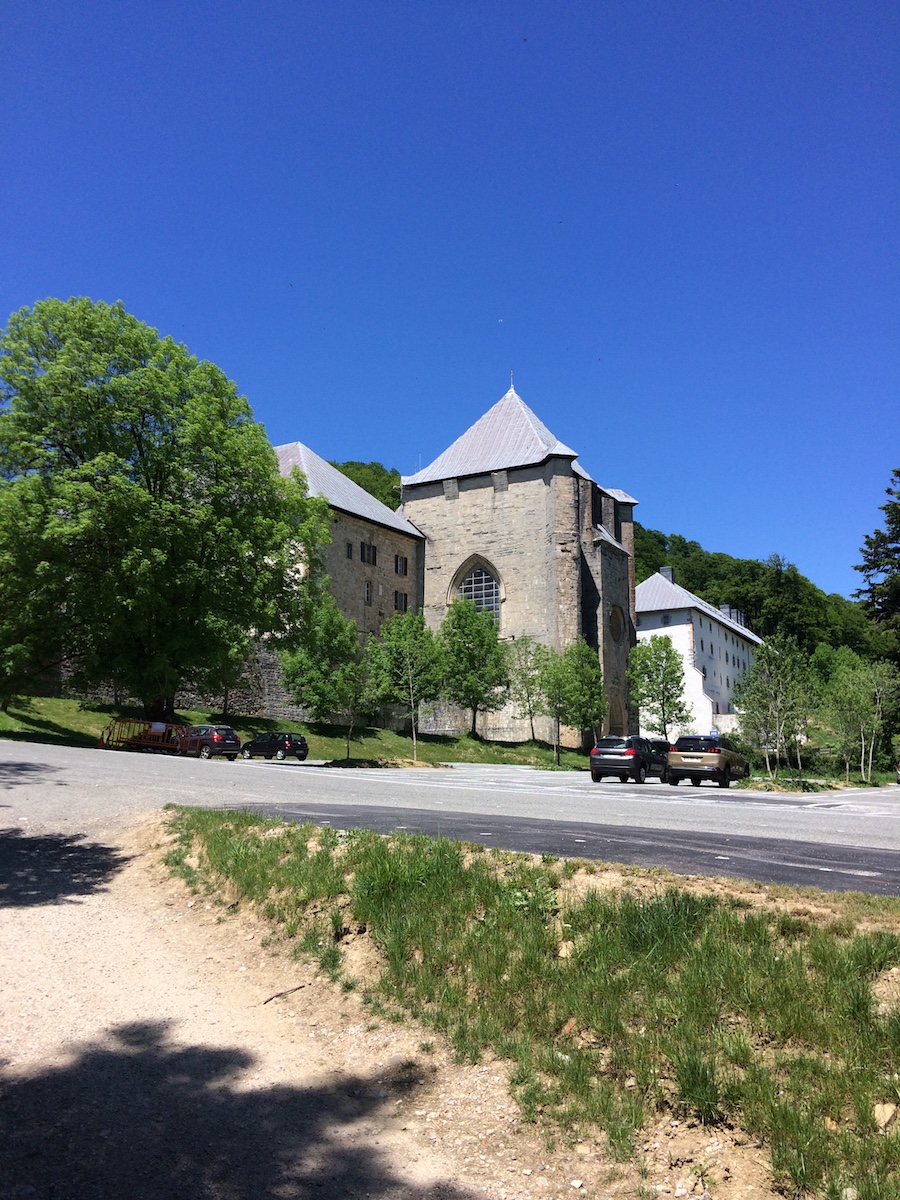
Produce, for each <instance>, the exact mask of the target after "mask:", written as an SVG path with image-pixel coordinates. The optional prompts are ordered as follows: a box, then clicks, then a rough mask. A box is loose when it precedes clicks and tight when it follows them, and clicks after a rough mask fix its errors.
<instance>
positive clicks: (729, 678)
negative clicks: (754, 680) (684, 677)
mask: <svg viewBox="0 0 900 1200" xmlns="http://www.w3.org/2000/svg"><path fill="white" fill-rule="evenodd" d="M701 671H702V673H703V678H704V679H705V678H706V667H702V668H701ZM721 682H722V676H721V675H720V676H719V683H721ZM735 682H737V680H736V679H735ZM725 686H726V687H727V688H730V687H731V676H730V675H726V676H725ZM718 711H719V710H718V709H716V712H718Z"/></svg>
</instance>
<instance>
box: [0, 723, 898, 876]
mask: <svg viewBox="0 0 900 1200" xmlns="http://www.w3.org/2000/svg"><path fill="white" fill-rule="evenodd" d="M166 804H190V805H200V806H204V807H229V808H231V807H234V808H251V809H255V810H258V811H260V812H263V813H266V814H270V815H273V816H279V817H282V818H284V819H287V820H294V821H307V820H308V821H313V822H316V823H318V824H322V823H325V822H327V823H330V824H332V825H334V826H336V827H339V828H349V827H352V826H364V827H367V828H373V829H377V830H380V831H384V832H387V831H390V830H394V829H406V830H409V831H421V832H424V833H430V834H443V835H445V836H448V837H453V838H461V839H464V840H468V841H474V842H480V843H482V844H484V845H490V846H497V847H499V848H502V849H511V850H528V851H531V852H537V853H553V854H558V855H561V856H570V857H573V856H574V857H580V858H589V859H600V860H604V861H608V862H610V861H611V862H621V863H631V864H636V865H641V866H652V865H656V866H664V867H668V868H669V869H671V870H674V871H678V872H685V873H690V874H707V875H731V876H736V877H739V878H746V879H754V880H758V881H760V882H763V883H794V884H804V885H809V884H811V885H814V886H817V887H822V888H825V889H830V890H839V891H846V890H859V891H867V892H873V893H881V894H886V895H900V854H898V851H900V788H895V787H887V788H876V789H870V790H865V791H856V790H854V791H849V792H847V791H841V792H828V793H822V792H820V793H815V794H811V795H808V796H772V795H768V794H766V793H754V792H749V791H736V790H734V789H731V790H728V791H725V790H722V789H719V788H716V787H713V786H711V785H707V784H704V785H703V786H702V787H699V788H693V787H690V786H689V785H686V784H684V783H683V784H681V786H680V787H678V788H674V787H670V786H668V785H665V784H660V783H659V782H658V781H656V780H648V782H647V783H645V784H643V785H637V784H621V783H619V782H617V781H616V782H613V781H605V782H603V783H601V784H594V783H592V782H591V780H590V777H589V775H588V774H587V772H586V771H585V772H584V773H583V774H579V773H574V772H556V771H534V770H532V769H530V768H524V767H496V766H470V765H454V766H453V767H447V768H442V769H431V768H421V769H405V770H404V769H382V770H366V769H353V770H340V769H329V768H325V767H322V766H319V765H317V764H313V763H303V764H299V763H296V762H285V763H276V762H270V763H267V762H264V761H261V760H254V761H253V762H252V763H246V762H242V761H238V762H236V763H228V762H226V761H224V760H214V761H212V762H201V761H199V760H196V759H179V758H168V757H165V756H161V755H152V754H128V753H125V752H116V751H105V750H80V749H74V748H70V747H62V746H54V745H39V744H36V743H29V742H15V741H0V809H2V810H3V811H0V826H5V827H6V829H7V830H15V831H16V834H17V835H18V834H21V833H22V832H32V833H42V832H45V831H50V830H52V831H55V832H61V833H68V834H70V835H73V836H75V837H82V838H89V839H91V840H105V841H115V838H116V836H117V834H118V833H119V832H120V831H121V830H122V829H124V828H125V827H127V826H129V825H131V824H134V823H135V822H136V821H137V820H139V819H141V818H142V817H144V816H149V815H151V814H153V813H154V812H157V811H158V810H159V809H161V808H162V807H163V806H164V805H166ZM0 833H2V831H0ZM0 861H2V860H0Z"/></svg>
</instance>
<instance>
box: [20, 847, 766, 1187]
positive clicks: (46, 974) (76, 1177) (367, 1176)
mask: <svg viewBox="0 0 900 1200" xmlns="http://www.w3.org/2000/svg"><path fill="white" fill-rule="evenodd" d="M38 840H40V839H29V838H22V839H20V841H19V843H18V848H17V851H16V852H17V854H18V857H17V858H15V859H14V860H13V861H12V864H11V870H12V875H11V876H10V878H11V879H12V880H13V885H12V886H11V888H9V889H7V893H6V899H5V900H4V901H3V903H2V904H0V963H2V964H3V968H2V972H0V1009H2V1026H0V1200H12V1198H13V1197H30V1198H32V1200H157V1198H162V1197H166V1198H168V1197H172V1198H178V1200H182V1198H183V1200H188V1198H190V1200H195V1198H209V1200H258V1198H262V1197H273V1198H274V1197H277V1198H287V1200H292V1198H294V1197H312V1196H316V1197H329V1198H330V1197H344V1196H347V1197H379V1198H382V1200H414V1198H421V1200H426V1198H427V1200H439V1198H440V1200H469V1198H473V1197H490V1198H492V1200H538V1198H539V1200H559V1198H561V1197H566V1196H573V1195H580V1196H585V1197H592V1198H596V1200H603V1198H608V1200H618V1198H623V1197H643V1198H647V1197H655V1196H663V1197H665V1196H694V1197H706V1198H713V1200H767V1198H770V1197H773V1196H774V1195H775V1193H774V1191H773V1190H772V1188H771V1184H770V1180H769V1173H768V1167H767V1163H768V1159H767V1155H766V1153H765V1151H764V1150H763V1149H761V1148H760V1147H759V1146H758V1145H757V1144H755V1143H753V1142H752V1141H751V1140H750V1139H748V1138H747V1137H746V1136H744V1135H742V1134H741V1133H740V1131H735V1130H728V1129H723V1128H704V1127H702V1126H700V1125H696V1124H693V1123H690V1122H688V1123H683V1122H678V1121H675V1120H666V1121H664V1122H661V1123H660V1124H659V1125H657V1126H655V1127H654V1128H651V1129H648V1130H647V1131H645V1137H644V1139H643V1141H642V1152H641V1156H640V1160H639V1162H638V1163H637V1164H636V1165H635V1164H626V1165H623V1164H616V1163H614V1162H612V1161H611V1160H610V1159H609V1157H608V1156H607V1154H606V1153H605V1150H604V1144H603V1138H602V1134H598V1135H597V1137H596V1138H590V1139H585V1140H583V1141H578V1142H575V1143H574V1144H572V1145H567V1144H565V1143H564V1141H563V1139H561V1138H560V1136H559V1134H558V1133H557V1134H556V1135H555V1138H556V1140H555V1142H554V1141H553V1140H551V1139H552V1137H553V1134H552V1131H546V1130H541V1129H540V1128H538V1127H536V1126H534V1125H529V1124H525V1123H523V1122H522V1121H520V1118H519V1113H518V1110H517V1107H516V1105H515V1103H514V1102H513V1100H512V1099H511V1098H510V1095H509V1089H508V1083H507V1066H506V1064H504V1063H503V1062H501V1061H497V1060H495V1061H486V1062H483V1063H481V1064H479V1065H477V1066H460V1065H459V1064H456V1063H454V1062H453V1061H452V1059H451V1058H450V1057H449V1056H448V1055H447V1054H446V1053H445V1052H444V1051H443V1049H442V1048H441V1046H440V1045H439V1044H438V1043H437V1042H436V1041H435V1039H434V1035H433V1034H431V1033H429V1032H426V1031H424V1030H421V1029H417V1028H415V1027H414V1025H412V1024H402V1025H400V1024H392V1023H390V1022H387V1021H384V1020H378V1019H374V1018H373V1017H372V1015H371V1013H370V1012H369V1011H368V1010H367V1009H366V1008H365V1006H364V1005H363V1003H362V1001H361V999H360V997H359V994H358V992H356V991H348V990H345V989H342V988H341V987H340V986H339V985H336V984H333V983H332V982H330V981H329V980H328V979H327V978H325V977H323V976H321V975H320V974H319V973H318V971H317V969H316V968H315V967H314V966H311V965H304V964H300V963H298V962H296V961H295V960H293V959H292V958H291V957H290V956H289V955H288V954H286V953H285V952H284V951H283V950H281V949H279V948H278V947H277V946H273V945H270V944H268V942H267V937H266V930H265V929H264V927H263V926H262V924H261V923H259V922H258V921H257V920H256V919H255V918H254V917H253V916H252V915H247V914H244V913H229V914H227V915H225V914H223V910H222V908H221V907H220V906H214V905H212V904H210V903H207V902H206V901H205V900H203V899H200V898H197V897H195V896H192V895H191V894H190V893H189V891H188V890H187V888H186V887H185V886H184V885H183V884H182V883H181V882H180V881H177V880H173V879H172V878H170V877H169V875H168V873H167V871H166V870H165V868H164V867H163V866H162V863H161V857H162V851H161V845H162V843H163V840H164V838H163V830H162V826H161V825H160V824H152V825H142V826H141V827H140V828H139V829H137V830H135V831H134V832H133V834H132V835H130V836H129V837H128V839H126V840H125V841H124V842H123V845H122V847H121V852H120V854H119V855H117V856H116V861H115V862H101V861H100V858H101V856H100V855H99V851H98V855H97V862H96V863H93V864H91V863H90V862H87V861H86V860H85V859H84V856H82V858H81V859H79V860H78V862H77V863H73V862H71V861H68V862H67V861H66V858H67V854H66V848H65V847H63V849H62V850H60V847H59V846H57V847H56V849H57V850H58V851H59V853H58V854H57V855H56V857H55V858H54V848H53V846H52V845H51V846H48V847H47V848H45V849H44V853H43V857H42V848H41V847H39V846H37V844H36V842H37V841H38ZM29 843H30V844H29ZM71 849H72V848H71V847H69V848H68V850H69V851H71ZM83 849H84V847H82V850H83ZM48 856H49V858H48ZM69 858H71V853H70V854H69ZM48 861H49V865H48ZM54 870H56V871H59V872H62V873H63V874H65V873H66V872H68V874H69V875H70V876H73V877H74V876H76V875H77V876H79V878H80V879H81V882H82V883H83V884H84V886H82V887H77V886H68V887H64V886H60V887H59V888H57V889H54V888H53V887H51V886H48V884H47V879H48V878H50V876H48V875H47V872H48V871H50V872H51V873H52V871H54ZM92 870H93V875H92V874H91V872H92ZM76 882H77V880H76ZM370 956H371V950H370V948H369V947H367V944H366V939H365V938H360V939H357V940H356V943H355V944H354V946H353V947H352V948H351V951H350V959H349V970H350V972H351V973H354V974H358V975H361V976H363V977H364V976H365V972H366V969H367V965H368V966H371V957H370Z"/></svg>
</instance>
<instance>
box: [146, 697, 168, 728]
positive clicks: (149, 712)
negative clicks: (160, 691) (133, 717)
mask: <svg viewBox="0 0 900 1200" xmlns="http://www.w3.org/2000/svg"><path fill="white" fill-rule="evenodd" d="M144 716H145V717H146V718H147V719H148V720H149V721H167V722H172V721H174V719H175V697H174V696H157V697H156V699H155V700H150V701H145V702H144Z"/></svg>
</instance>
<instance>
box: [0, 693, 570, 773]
mask: <svg viewBox="0 0 900 1200" xmlns="http://www.w3.org/2000/svg"><path fill="white" fill-rule="evenodd" d="M141 715H142V713H141V710H140V709H138V708H128V707H123V706H121V705H120V706H115V707H114V706H113V705H111V704H97V703H94V704H88V703H84V702H82V701H79V700H72V699H65V700H61V699H53V698H47V697H40V696H38V697H35V698H33V699H27V700H19V701H14V702H13V703H12V704H11V705H10V709H9V712H6V713H3V712H0V738H12V739H20V740H26V741H34V742H57V743H59V744H60V745H68V746H95V745H96V744H97V738H98V737H99V736H100V733H101V731H102V730H103V729H104V728H105V727H106V726H107V725H108V724H109V722H110V721H111V720H112V718H113V717H140V716H141ZM178 719H179V721H180V722H182V723H184V724H186V725H193V724H197V723H199V722H202V721H218V722H224V723H226V724H229V725H232V726H233V727H234V728H235V730H236V731H237V733H238V734H239V736H240V738H241V741H245V740H248V739H249V738H251V737H253V735H254V734H257V733H262V732H263V731H265V730H278V729H284V728H290V729H293V730H296V731H297V732H298V733H302V734H303V735H304V736H305V737H306V739H307V741H308V742H309V753H310V757H311V758H314V759H324V760H325V761H329V762H330V761H339V760H343V759H345V758H346V754H347V746H346V735H345V731H344V729H342V728H341V727H339V726H330V725H308V724H304V723H303V722H302V721H288V722H285V721H268V720H265V719H263V718H260V717H243V716H240V715H239V714H235V713H230V714H228V715H227V716H223V715H222V714H221V713H216V712H209V711H206V710H203V711H199V710H195V711H189V712H182V713H179V714H178ZM350 753H351V757H352V760H353V761H354V762H369V763H373V764H377V763H389V762H411V761H412V757H413V748H412V738H411V737H408V736H404V735H403V734H399V733H394V732H393V731H392V730H389V729H375V728H370V727H366V728H361V729H360V730H358V732H357V733H356V734H355V735H354V737H353V740H352V742H351V750H350ZM418 760H419V761H420V762H422V763H437V762H482V763H512V764H520V765H522V766H532V767H543V768H548V769H549V768H552V767H553V766H554V760H553V750H552V748H551V747H549V746H545V745H543V744H541V743H538V742H523V743H521V744H515V745H510V744H508V743H499V742H482V741H476V740H473V739H472V738H469V737H441V736H434V735H429V734H420V735H419V738H418ZM561 766H562V767H563V769H568V770H587V766H588V762H587V755H586V754H578V753H575V752H574V751H563V752H562V762H561Z"/></svg>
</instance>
